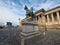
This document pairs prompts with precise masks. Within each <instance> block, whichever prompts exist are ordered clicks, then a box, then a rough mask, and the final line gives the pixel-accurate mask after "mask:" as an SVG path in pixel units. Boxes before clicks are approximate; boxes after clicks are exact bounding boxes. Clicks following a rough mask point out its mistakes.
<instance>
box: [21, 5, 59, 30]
mask: <svg viewBox="0 0 60 45" xmlns="http://www.w3.org/2000/svg"><path fill="white" fill-rule="evenodd" d="M35 16H36V20H35V21H36V22H37V23H38V25H39V29H41V28H47V29H48V28H60V6H58V7H55V8H53V9H50V10H48V11H45V10H44V9H40V10H38V11H37V12H35ZM27 20H31V17H28V18H25V19H24V20H23V21H22V22H26V21H27Z"/></svg>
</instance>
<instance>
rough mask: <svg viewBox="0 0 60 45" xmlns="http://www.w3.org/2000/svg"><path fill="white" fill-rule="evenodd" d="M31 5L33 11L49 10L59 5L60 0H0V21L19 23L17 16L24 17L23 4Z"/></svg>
mask: <svg viewBox="0 0 60 45" xmlns="http://www.w3.org/2000/svg"><path fill="white" fill-rule="evenodd" d="M25 5H27V6H28V7H29V8H30V7H33V10H34V12H35V11H37V10H39V9H41V8H44V9H45V10H49V9H51V8H54V7H56V6H59V5H60V0H0V22H7V21H9V22H12V23H16V24H19V20H18V18H21V19H23V18H25V10H24V6H25Z"/></svg>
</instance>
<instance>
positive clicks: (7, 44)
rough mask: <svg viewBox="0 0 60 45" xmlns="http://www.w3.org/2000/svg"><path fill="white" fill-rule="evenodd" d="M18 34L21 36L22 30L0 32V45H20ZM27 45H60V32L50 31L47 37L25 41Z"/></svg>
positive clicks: (41, 36)
mask: <svg viewBox="0 0 60 45" xmlns="http://www.w3.org/2000/svg"><path fill="white" fill-rule="evenodd" d="M16 34H20V30H16V29H15V30H7V29H6V30H0V45H20V43H19V42H18V40H17V39H16ZM25 45H60V30H48V31H47V32H46V35H45V36H44V35H43V34H41V35H40V36H37V37H33V38H31V39H28V40H25Z"/></svg>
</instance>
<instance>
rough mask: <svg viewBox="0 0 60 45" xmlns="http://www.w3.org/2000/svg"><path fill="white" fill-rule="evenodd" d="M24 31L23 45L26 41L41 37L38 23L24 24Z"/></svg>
mask: <svg viewBox="0 0 60 45" xmlns="http://www.w3.org/2000/svg"><path fill="white" fill-rule="evenodd" d="M22 25H23V29H22V32H21V45H24V41H25V40H26V39H30V38H32V37H35V36H38V35H40V32H39V29H38V24H37V23H23V24H22Z"/></svg>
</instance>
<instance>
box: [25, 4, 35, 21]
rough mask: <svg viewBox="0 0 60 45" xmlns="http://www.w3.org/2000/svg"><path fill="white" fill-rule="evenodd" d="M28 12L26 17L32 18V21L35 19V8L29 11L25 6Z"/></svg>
mask: <svg viewBox="0 0 60 45" xmlns="http://www.w3.org/2000/svg"><path fill="white" fill-rule="evenodd" d="M24 9H25V10H26V17H32V20H34V19H35V14H34V13H33V7H31V9H28V7H27V6H26V5H25V8H24Z"/></svg>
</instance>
